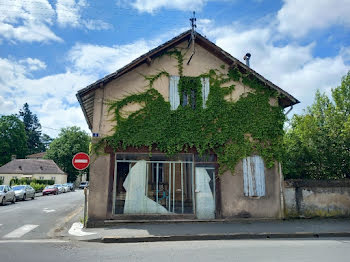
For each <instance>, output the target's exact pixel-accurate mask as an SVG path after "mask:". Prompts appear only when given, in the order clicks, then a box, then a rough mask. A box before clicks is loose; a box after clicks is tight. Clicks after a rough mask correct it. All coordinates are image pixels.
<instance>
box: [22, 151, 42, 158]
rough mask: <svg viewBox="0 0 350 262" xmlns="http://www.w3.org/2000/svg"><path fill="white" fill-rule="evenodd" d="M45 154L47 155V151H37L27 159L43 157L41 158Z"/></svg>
mask: <svg viewBox="0 0 350 262" xmlns="http://www.w3.org/2000/svg"><path fill="white" fill-rule="evenodd" d="M45 155H46V152H40V153H36V154H31V155H27V156H26V158H27V159H41V158H44V156H45Z"/></svg>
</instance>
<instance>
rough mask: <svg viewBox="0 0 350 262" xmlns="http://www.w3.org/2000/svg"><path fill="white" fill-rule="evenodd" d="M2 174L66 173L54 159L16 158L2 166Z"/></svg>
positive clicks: (0, 168)
mask: <svg viewBox="0 0 350 262" xmlns="http://www.w3.org/2000/svg"><path fill="white" fill-rule="evenodd" d="M0 174H64V172H63V171H62V170H61V169H60V168H59V167H58V166H57V165H56V163H55V162H54V161H53V160H48V159H14V160H12V161H11V162H8V163H7V164H5V165H3V166H1V167H0Z"/></svg>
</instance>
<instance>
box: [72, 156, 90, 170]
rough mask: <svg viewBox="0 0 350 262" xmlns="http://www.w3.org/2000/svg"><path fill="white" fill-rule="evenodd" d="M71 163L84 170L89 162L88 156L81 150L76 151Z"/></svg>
mask: <svg viewBox="0 0 350 262" xmlns="http://www.w3.org/2000/svg"><path fill="white" fill-rule="evenodd" d="M72 164H73V166H74V168H76V169H78V170H84V169H85V168H87V167H88V166H89V164H90V157H89V155H88V154H85V153H83V152H81V153H78V154H76V155H75V156H74V157H73V160H72Z"/></svg>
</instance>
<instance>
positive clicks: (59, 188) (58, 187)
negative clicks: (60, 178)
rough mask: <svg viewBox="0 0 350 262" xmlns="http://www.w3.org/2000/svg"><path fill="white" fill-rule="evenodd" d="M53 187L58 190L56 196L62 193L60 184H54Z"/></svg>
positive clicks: (62, 189)
mask: <svg viewBox="0 0 350 262" xmlns="http://www.w3.org/2000/svg"><path fill="white" fill-rule="evenodd" d="M54 186H55V187H57V189H58V194H61V193H64V188H63V186H62V185H61V184H54Z"/></svg>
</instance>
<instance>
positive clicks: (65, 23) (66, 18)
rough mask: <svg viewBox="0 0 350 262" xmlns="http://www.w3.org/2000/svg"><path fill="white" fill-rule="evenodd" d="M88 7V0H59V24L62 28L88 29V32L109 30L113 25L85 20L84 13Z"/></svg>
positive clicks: (57, 10)
mask: <svg viewBox="0 0 350 262" xmlns="http://www.w3.org/2000/svg"><path fill="white" fill-rule="evenodd" d="M87 7H88V3H87V1H86V0H57V3H56V12H57V22H58V24H59V25H60V26H62V27H76V28H86V29H88V30H107V29H110V28H112V25H110V24H108V23H106V22H104V21H102V20H93V19H84V18H83V17H82V12H83V10H84V8H87Z"/></svg>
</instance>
